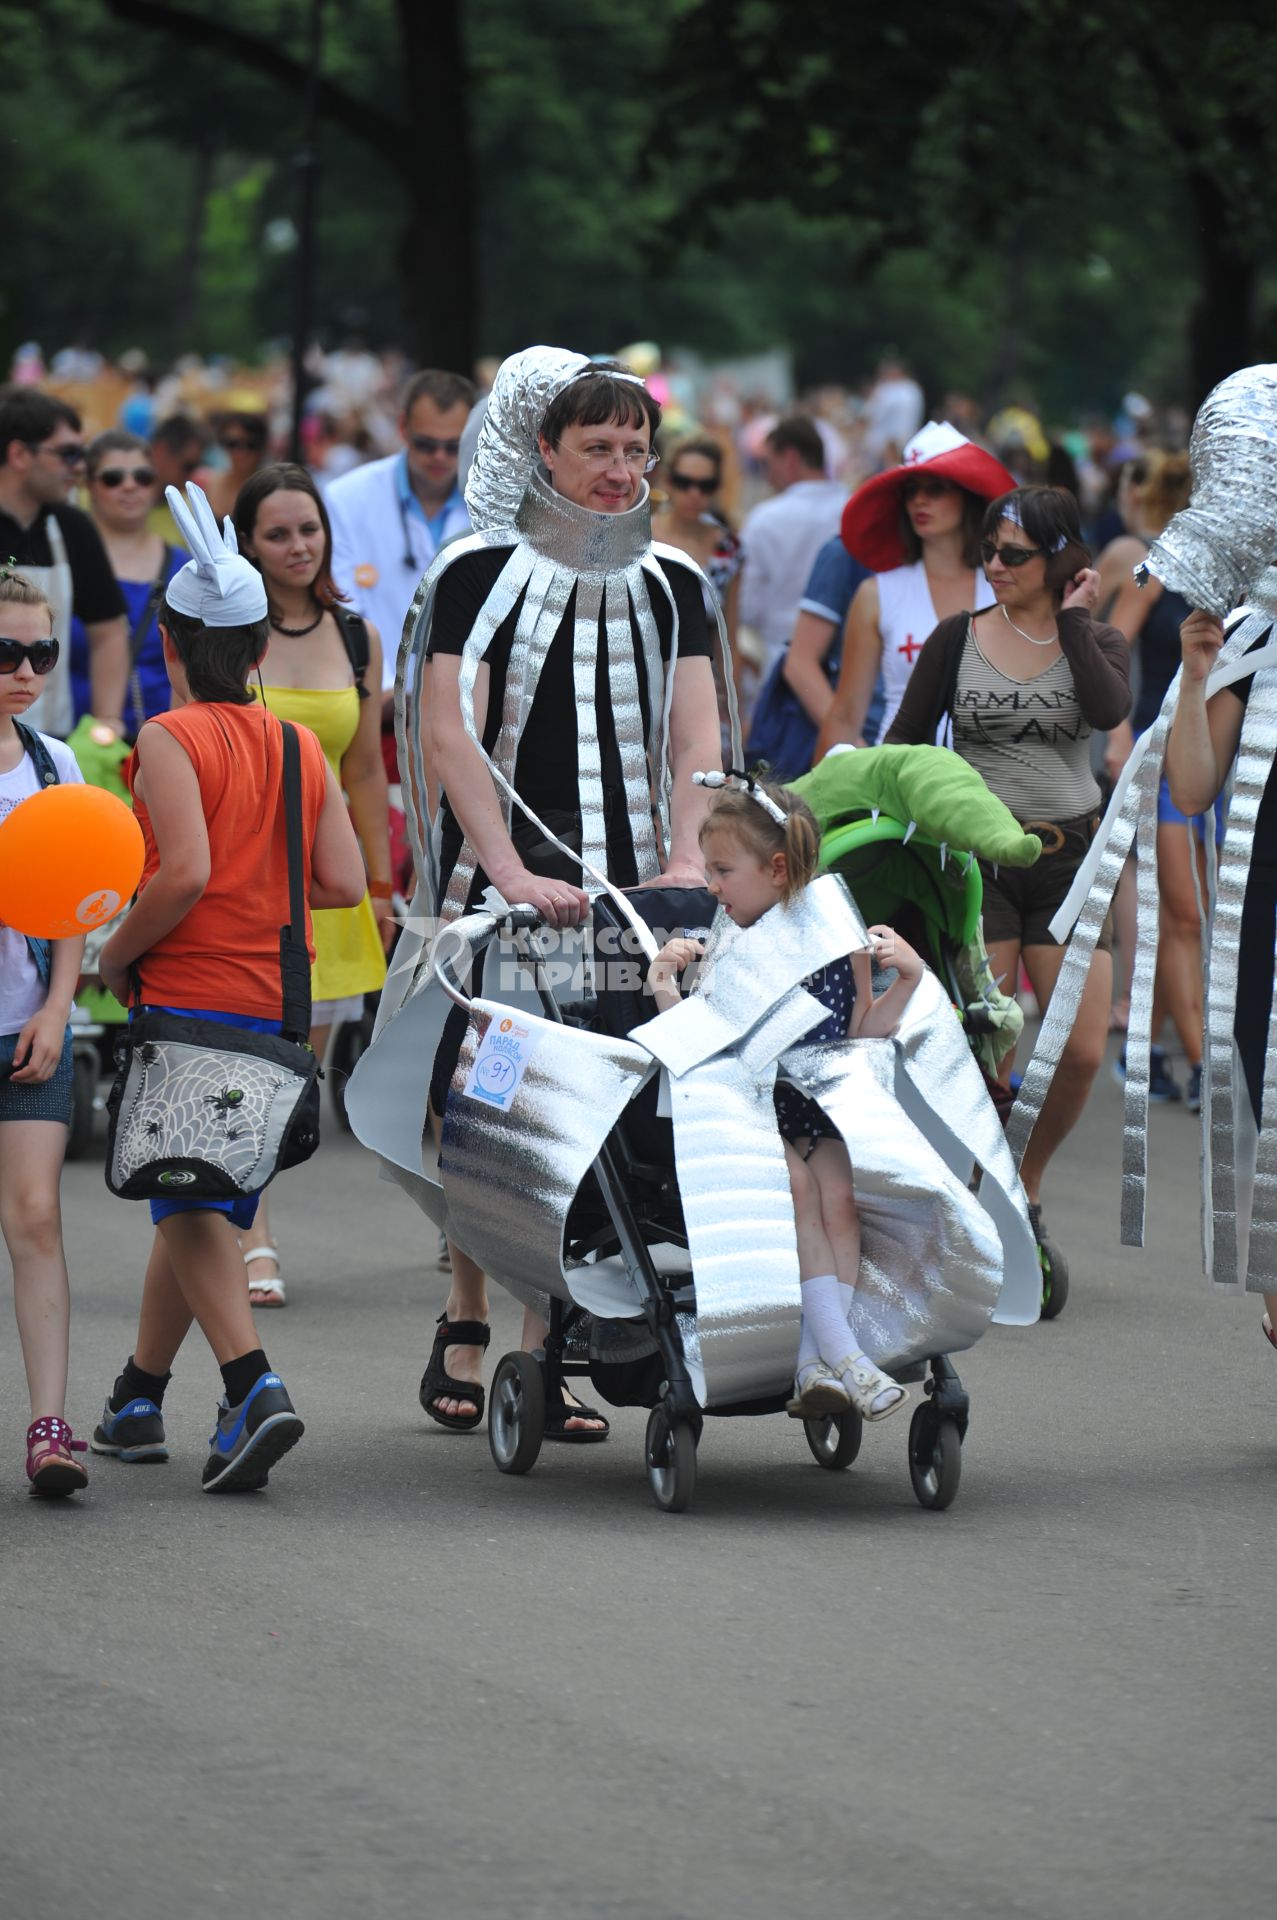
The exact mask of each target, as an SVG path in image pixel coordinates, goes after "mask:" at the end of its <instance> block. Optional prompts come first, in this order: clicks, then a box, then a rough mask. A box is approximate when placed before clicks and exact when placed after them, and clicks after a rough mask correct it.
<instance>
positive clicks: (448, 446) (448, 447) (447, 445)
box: [410, 433, 461, 460]
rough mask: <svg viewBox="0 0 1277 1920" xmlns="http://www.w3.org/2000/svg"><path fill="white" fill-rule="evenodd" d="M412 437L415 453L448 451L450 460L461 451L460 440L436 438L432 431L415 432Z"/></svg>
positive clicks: (428, 453)
mask: <svg viewBox="0 0 1277 1920" xmlns="http://www.w3.org/2000/svg"><path fill="white" fill-rule="evenodd" d="M410 438H411V441H412V450H413V452H414V453H424V454H427V455H430V454H435V453H446V454H447V456H448V458H449V459H450V460H455V459H456V457H457V455H458V454H459V453H460V451H461V442H460V440H436V439H435V437H434V435H433V434H432V433H414V434H412V435H411V436H410Z"/></svg>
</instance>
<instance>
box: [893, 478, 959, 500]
mask: <svg viewBox="0 0 1277 1920" xmlns="http://www.w3.org/2000/svg"><path fill="white" fill-rule="evenodd" d="M957 491H958V489H957V488H956V487H955V486H954V484H953V482H952V480H936V479H928V480H923V479H918V480H906V481H905V483H904V485H903V487H901V489H900V492H901V494H902V496H903V498H904V499H906V500H917V499H919V498H922V499H923V500H942V499H943V498H944V496H945V494H947V493H956V492H957Z"/></svg>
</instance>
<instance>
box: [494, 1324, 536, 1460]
mask: <svg viewBox="0 0 1277 1920" xmlns="http://www.w3.org/2000/svg"><path fill="white" fill-rule="evenodd" d="M544 1438H545V1376H544V1374H543V1373H542V1372H541V1365H540V1362H539V1361H538V1360H537V1358H536V1356H535V1355H534V1354H531V1353H507V1354H506V1356H505V1358H504V1360H503V1361H502V1362H501V1364H500V1366H499V1367H498V1368H497V1371H496V1374H495V1375H494V1377H493V1381H492V1397H491V1400H490V1403H489V1406H488V1445H489V1447H490V1448H491V1450H492V1458H493V1459H494V1460H495V1461H496V1463H497V1466H498V1467H499V1468H500V1469H501V1472H502V1473H527V1471H528V1469H529V1468H530V1467H533V1466H535V1464H536V1458H537V1455H538V1454H539V1453H540V1451H541V1442H542V1440H544Z"/></svg>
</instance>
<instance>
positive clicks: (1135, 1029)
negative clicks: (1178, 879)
mask: <svg viewBox="0 0 1277 1920" xmlns="http://www.w3.org/2000/svg"><path fill="white" fill-rule="evenodd" d="M1167 731H1168V733H1169V725H1168V728H1167ZM1156 757H1157V770H1158V780H1157V787H1154V789H1153V794H1152V800H1151V803H1150V804H1148V805H1145V806H1142V807H1141V809H1140V814H1139V820H1138V823H1137V826H1136V830H1135V964H1134V966H1133V968H1132V971H1131V1001H1130V1015H1129V1018H1128V1021H1127V1029H1126V1084H1125V1087H1124V1089H1123V1095H1122V1209H1121V1237H1122V1244H1123V1246H1128V1247H1142V1246H1143V1244H1144V1208H1145V1199H1146V1196H1147V1192H1148V1089H1149V1079H1150V1075H1151V1072H1152V1057H1151V1052H1150V1049H1151V1046H1152V1038H1153V985H1154V976H1155V974H1156V972H1157V945H1158V928H1159V911H1158V889H1157V789H1158V787H1160V785H1161V760H1162V757H1163V756H1162V755H1161V754H1158V755H1157V756H1156ZM1140 791H1141V792H1142V791H1143V789H1140ZM1189 831H1190V832H1191V831H1192V829H1191V828H1190V829H1189Z"/></svg>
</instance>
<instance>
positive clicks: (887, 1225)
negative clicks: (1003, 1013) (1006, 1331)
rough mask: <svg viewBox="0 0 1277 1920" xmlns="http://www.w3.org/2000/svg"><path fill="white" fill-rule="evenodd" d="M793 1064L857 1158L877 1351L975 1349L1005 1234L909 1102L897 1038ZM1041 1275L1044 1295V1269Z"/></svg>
mask: <svg viewBox="0 0 1277 1920" xmlns="http://www.w3.org/2000/svg"><path fill="white" fill-rule="evenodd" d="M781 1067H782V1071H783V1073H784V1075H785V1077H786V1079H789V1080H792V1081H793V1082H794V1083H795V1085H797V1086H799V1087H801V1089H802V1091H803V1092H804V1093H805V1094H807V1095H808V1096H809V1097H810V1098H811V1099H813V1100H815V1101H816V1103H817V1104H818V1105H819V1106H820V1107H821V1108H822V1109H823V1110H824V1111H825V1112H826V1113H827V1114H828V1115H829V1118H830V1119H831V1120H832V1121H833V1122H834V1125H835V1126H836V1127H837V1128H838V1131H839V1132H840V1133H841V1134H842V1136H843V1139H844V1140H845V1141H846V1144H847V1151H848V1153H849V1155H850V1157H851V1163H852V1167H853V1169H854V1174H855V1184H856V1205H857V1208H858V1209H859V1212H860V1218H861V1252H860V1275H859V1278H858V1280H857V1282H856V1291H855V1297H854V1299H853V1302H852V1311H851V1316H850V1319H851V1325H852V1327H853V1328H854V1329H855V1331H856V1333H857V1334H858V1336H859V1338H860V1341H861V1344H862V1345H863V1347H864V1349H865V1351H866V1352H867V1353H868V1354H869V1355H870V1356H871V1357H872V1358H873V1359H875V1360H876V1361H877V1362H878V1364H879V1366H883V1367H886V1368H887V1370H888V1371H889V1372H890V1371H891V1369H892V1368H893V1367H904V1366H907V1365H910V1364H912V1363H914V1362H916V1361H919V1360H926V1359H929V1358H930V1357H931V1356H932V1355H933V1354H937V1353H957V1352H960V1351H961V1350H962V1349H963V1348H965V1347H970V1346H973V1345H974V1344H975V1342H976V1341H977V1340H978V1339H979V1338H980V1335H981V1334H982V1333H983V1332H984V1331H985V1329H986V1327H987V1326H988V1324H989V1322H990V1320H991V1319H992V1317H993V1312H994V1309H995V1307H996V1306H997V1302H998V1294H999V1291H1000V1289H1001V1286H1002V1264H1003V1259H1002V1246H1001V1242H1000V1240H999V1238H998V1234H997V1232H996V1230H995V1228H994V1226H993V1223H992V1222H991V1221H990V1219H989V1218H988V1216H987V1215H986V1213H985V1212H984V1210H983V1208H982V1207H981V1205H980V1202H979V1200H978V1199H977V1198H976V1197H975V1195H974V1194H972V1193H969V1192H968V1190H967V1188H966V1186H965V1184H964V1183H963V1182H962V1181H961V1180H960V1179H957V1178H955V1176H954V1174H953V1173H952V1172H951V1171H950V1169H949V1167H948V1166H947V1165H946V1164H945V1162H944V1161H943V1159H942V1158H941V1156H940V1155H939V1153H937V1152H936V1150H935V1148H934V1147H933V1146H932V1145H931V1143H930V1141H929V1140H928V1139H926V1138H925V1137H924V1135H923V1134H922V1133H921V1132H920V1131H919V1130H918V1128H917V1127H915V1125H914V1124H913V1122H912V1120H911V1119H910V1118H909V1117H908V1115H907V1114H906V1113H905V1111H904V1110H903V1108H902V1107H901V1106H900V1104H899V1102H898V1101H897V1099H896V1097H895V1079H896V1050H895V1045H894V1043H893V1042H892V1041H890V1040H844V1041H842V1042H836V1043H833V1044H831V1045H827V1046H816V1047H801V1048H795V1049H793V1050H792V1051H791V1052H789V1053H787V1054H786V1055H785V1057H784V1060H783V1061H782V1063H781ZM986 1098H987V1096H986ZM1038 1275H1039V1279H1038V1291H1039V1295H1040V1294H1041V1268H1040V1267H1039V1268H1038ZM699 1297H700V1295H699V1282H698V1293H697V1298H698V1299H699Z"/></svg>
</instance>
